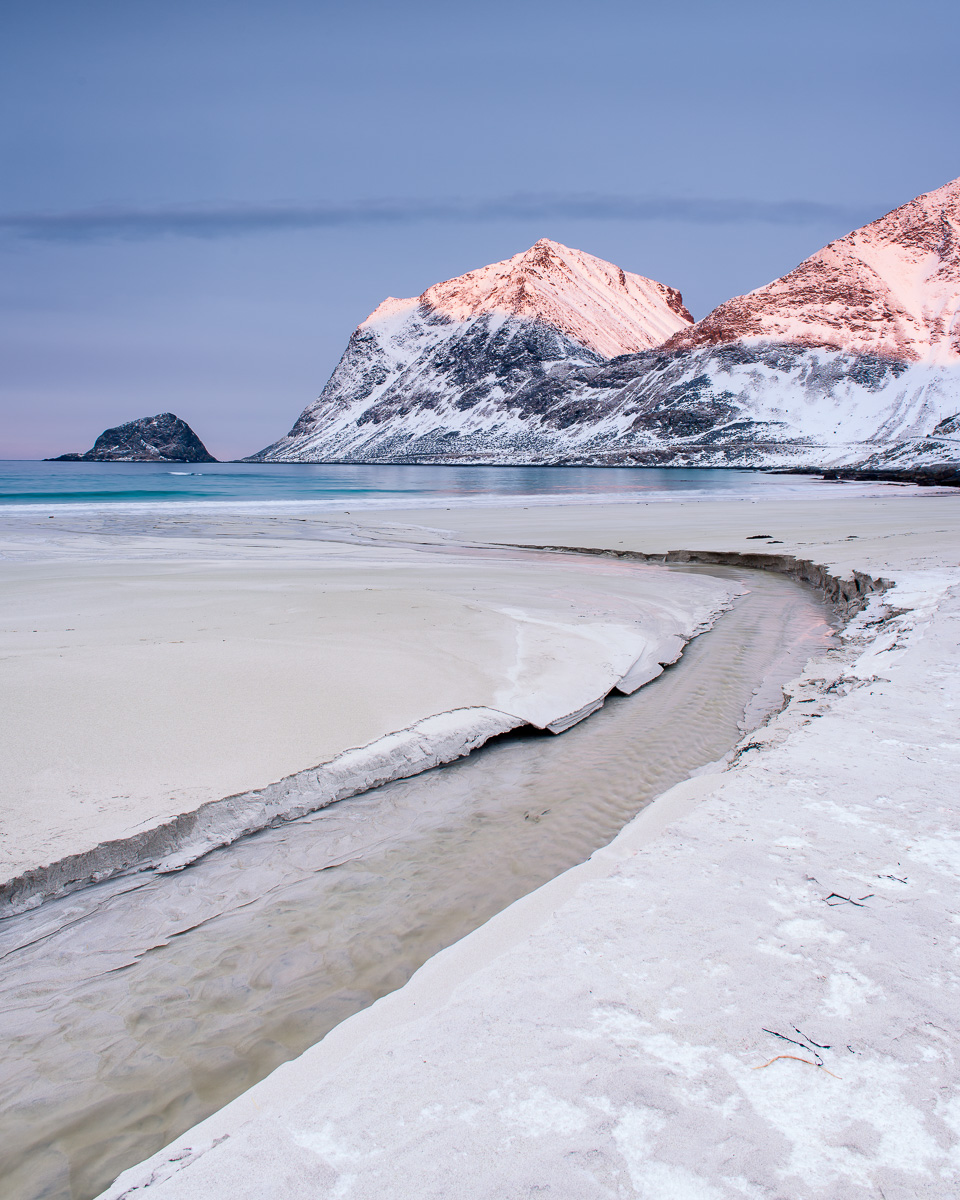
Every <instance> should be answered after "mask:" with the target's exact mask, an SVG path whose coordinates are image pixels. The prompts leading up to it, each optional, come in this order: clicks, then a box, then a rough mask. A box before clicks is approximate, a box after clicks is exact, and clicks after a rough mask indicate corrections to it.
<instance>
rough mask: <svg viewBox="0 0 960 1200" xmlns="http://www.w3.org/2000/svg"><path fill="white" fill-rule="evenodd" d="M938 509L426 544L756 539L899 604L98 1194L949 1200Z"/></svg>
mask: <svg viewBox="0 0 960 1200" xmlns="http://www.w3.org/2000/svg"><path fill="white" fill-rule="evenodd" d="M958 505H960V496H948V497H940V496H937V495H934V494H928V495H920V496H917V497H912V496H909V495H906V494H900V495H898V494H895V493H894V492H893V491H892V490H891V494H890V495H889V496H887V497H884V498H881V499H876V500H869V499H862V498H856V497H851V498H849V499H846V498H840V499H839V500H831V501H830V502H829V503H827V504H824V503H818V502H817V501H816V500H815V499H812V498H811V499H810V500H807V499H804V500H803V501H799V500H792V501H791V502H790V503H788V504H784V505H779V506H777V507H773V506H767V507H765V508H764V509H762V510H761V509H760V507H759V506H754V505H747V504H744V503H742V502H741V503H732V504H716V503H714V504H712V505H710V506H709V507H708V506H707V505H696V504H678V505H666V504H658V505H656V506H654V505H650V506H649V507H648V508H647V509H642V508H641V509H637V508H634V507H627V506H620V507H617V508H616V509H609V510H606V511H602V510H599V509H596V508H583V509H579V508H578V509H570V508H565V509H554V510H548V509H541V510H539V511H537V512H528V513H522V512H520V511H507V510H501V511H491V510H488V511H485V512H483V513H468V512H457V513H450V514H442V516H441V515H440V514H437V513H431V514H429V517H428V516H427V515H426V514H424V517H423V519H424V521H427V520H429V523H430V524H431V525H432V526H433V527H434V528H438V527H441V526H442V527H445V528H447V529H457V530H458V531H461V532H462V531H465V532H467V533H468V534H470V535H471V536H473V537H476V538H482V539H495V538H501V539H503V540H508V541H523V542H541V543H549V544H553V545H557V544H561V543H562V544H570V545H594V546H598V545H609V546H613V547H614V548H622V549H631V548H632V549H636V550H640V551H644V552H648V553H654V552H660V553H662V552H664V551H666V550H670V549H681V548H690V549H714V550H730V551H741V552H742V551H746V550H751V551H755V550H756V549H757V545H758V543H757V542H755V541H747V536H748V535H749V534H752V533H770V534H773V535H774V537H775V538H778V539H781V540H782V542H783V545H782V546H778V547H773V548H771V552H786V553H793V554H797V555H798V556H801V557H805V558H810V559H813V560H814V561H816V562H819V563H823V564H827V565H829V566H831V568H833V569H834V570H837V571H846V570H849V569H852V568H854V567H856V568H857V569H859V570H862V571H865V572H868V573H870V574H874V575H878V574H883V575H884V576H886V577H888V578H890V579H892V580H894V581H896V587H895V589H894V590H893V591H892V592H889V593H887V595H886V597H885V598H884V599H883V600H874V601H873V602H871V605H870V607H869V608H868V609H867V610H866V612H865V613H864V614H863V615H862V616H861V617H860V618H858V619H857V620H856V621H855V622H854V624H853V625H852V626H851V629H850V631H849V636H848V638H847V647H846V650H845V652H844V653H843V654H842V655H840V656H839V657H835V658H834V659H832V660H830V661H829V662H826V663H824V664H813V665H812V666H811V667H810V668H808V670H807V672H806V673H805V676H804V678H803V679H802V680H801V681H799V682H798V684H797V686H796V688H795V689H794V691H795V698H794V701H793V702H792V703H791V704H790V706H789V707H788V708H787V709H786V710H785V711H784V713H783V714H782V715H781V716H780V717H779V718H777V720H776V721H775V722H773V723H772V724H771V725H770V726H768V727H767V729H766V730H765V731H763V733H761V734H760V735H753V736H752V737H751V738H750V739H749V741H748V745H747V746H745V747H743V748H742V749H743V752H742V753H741V754H740V756H739V757H738V758H737V760H736V761H735V762H734V763H733V765H732V766H730V767H729V769H727V770H725V771H722V772H719V773H716V774H713V775H705V776H702V777H700V778H699V779H697V780H694V781H691V782H689V783H687V784H681V785H680V786H679V787H678V788H676V789H673V791H672V792H670V793H667V795H666V796H665V797H663V798H662V799H661V800H660V801H658V802H657V803H656V804H655V805H654V806H652V807H651V808H650V809H648V810H647V811H646V812H645V813H644V814H643V815H642V816H641V817H640V818H638V819H637V821H635V822H633V823H632V824H631V825H630V826H628V827H627V829H626V830H625V831H624V833H623V834H622V835H621V836H620V837H619V838H618V839H616V841H615V842H614V843H613V844H612V845H611V846H610V847H609V848H607V849H606V850H603V851H599V852H598V853H597V854H596V855H594V857H593V859H592V860H591V861H590V862H589V863H587V864H585V865H584V866H582V867H578V868H575V869H574V870H572V871H570V872H567V873H566V874H565V875H563V876H561V877H560V878H559V879H557V880H555V881H554V882H553V883H552V884H549V885H547V886H546V887H545V888H542V889H540V890H539V891H537V892H535V893H533V894H532V895H531V896H529V897H527V898H526V899H524V900H522V901H519V902H518V903H517V904H515V905H513V906H512V907H511V908H510V909H508V910H506V911H505V912H504V913H502V914H501V915H500V916H498V917H496V918H494V919H493V920H492V921H491V922H489V923H488V924H487V925H486V926H484V927H483V928H481V929H480V930H478V931H476V933H474V934H471V935H470V936H468V937H467V938H465V939H464V940H463V941H462V942H460V943H458V944H457V945H455V946H453V947H451V948H450V949H448V950H446V951H444V952H443V953H442V954H440V955H438V956H437V957H436V958H435V959H433V960H431V961H430V962H429V963H427V964H426V965H425V966H424V967H423V968H422V969H421V970H420V971H419V972H418V973H417V975H415V976H414V978H413V979H412V980H411V982H410V983H409V984H408V985H407V986H406V987H405V988H403V989H401V990H400V991H399V992H397V993H394V994H393V995H392V996H389V997H386V998H385V999H383V1000H381V1001H378V1002H377V1003H376V1004H375V1005H373V1006H372V1007H371V1008H370V1009H368V1010H366V1011H365V1012H362V1013H360V1014H358V1015H357V1016H355V1017H353V1018H351V1019H349V1020H348V1021H346V1022H344V1023H343V1024H342V1025H341V1026H339V1027H338V1028H337V1029H335V1030H334V1031H333V1032H331V1033H330V1034H329V1035H328V1036H327V1037H326V1038H325V1039H324V1040H323V1041H322V1042H321V1043H319V1045H317V1046H316V1047H314V1048H312V1049H311V1050H309V1051H308V1052H307V1053H306V1054H304V1055H303V1056H302V1057H301V1058H299V1059H298V1060H296V1061H295V1062H293V1063H290V1064H287V1065H286V1066H284V1067H281V1068H280V1069H279V1070H277V1071H276V1072H274V1074H273V1075H271V1076H270V1077H269V1078H268V1079H267V1080H265V1081H264V1082H263V1083H262V1084H260V1085H258V1086H257V1087H255V1088H253V1089H251V1090H250V1091H249V1092H247V1093H246V1094H245V1095H244V1096H242V1097H240V1098H239V1099H238V1100H236V1101H234V1102H233V1103H232V1104H230V1105H228V1106H227V1107H226V1108H225V1109H223V1110H222V1111H221V1112H220V1113H218V1114H216V1115H214V1116H213V1117H211V1118H210V1119H209V1120H207V1121H205V1122H204V1123H203V1124H201V1125H199V1126H197V1127H196V1128H195V1129H193V1130H191V1131H190V1132H188V1133H187V1134H186V1135H184V1136H183V1137H182V1138H180V1139H178V1140H177V1141H176V1142H175V1143H173V1144H172V1145H171V1146H169V1147H167V1149H165V1150H164V1151H163V1152H161V1153H160V1154H159V1155H157V1156H155V1157H154V1158H153V1159H151V1160H149V1161H148V1162H146V1163H144V1164H141V1165H140V1166H139V1167H136V1168H134V1169H133V1170H131V1171H128V1172H126V1173H125V1174H124V1175H123V1176H121V1178H120V1180H118V1182H117V1183H116V1184H115V1185H114V1187H113V1188H111V1189H110V1190H109V1191H108V1192H107V1193H105V1195H108V1196H110V1197H112V1198H114V1200H119V1198H120V1197H121V1196H128V1195H130V1194H131V1193H133V1194H136V1195H139V1194H140V1191H141V1190H149V1194H150V1195H151V1196H156V1197H158V1200H167V1198H173V1197H176V1198H177V1200H187V1198H196V1200H200V1198H203V1200H213V1198H214V1197H217V1198H219V1197H222V1196H224V1195H230V1196H233V1197H236V1198H237V1200H247V1198H249V1200H253V1198H254V1197H257V1198H259V1197H273V1196H283V1197H285V1198H295V1200H297V1198H300V1197H304V1198H306V1197H311V1198H316V1197H331V1198H332V1197H339V1198H343V1200H359V1198H366V1197H370V1198H373V1197H377V1198H378V1200H380V1198H382V1197H408V1196H409V1197H417V1200H427V1198H434V1197H436V1198H439V1197H461V1196H462V1197H470V1198H471V1200H487V1198H489V1200H494V1198H496V1200H502V1198H505V1197H531V1196H540V1195H552V1196H557V1197H563V1198H568V1197H569V1198H573V1197H577V1198H578V1200H579V1198H581V1197H582V1198H593V1197H597V1198H600V1197H603V1198H606V1197H642V1198H644V1200H714V1198H717V1197H724V1198H726V1197H749V1198H760V1197H790V1198H791V1200H794V1198H799V1200H805V1198H807V1197H810V1198H813V1197H816V1198H818V1200H839V1198H843V1200H861V1198H862V1200H867V1198H868V1197H869V1198H871V1200H873V1198H875V1197H883V1200H906V1198H907V1197H937V1198H944V1200H945V1198H947V1197H954V1196H956V1195H957V1194H958V1193H960V1155H958V1153H957V1150H956V1147H957V1143H958V1137H957V1135H958V1133H960V1075H958V1071H957V1064H956V1046H957V1044H958V1043H957V1033H958V1030H957V1013H958V1012H960V994H958V992H960V969H958V966H960V964H958V962H957V945H958V942H957V922H958V920H960V913H958V910H957V895H958V893H960V887H958V885H960V842H958V834H957V829H958V821H957V803H958V801H957V797H958V795H960V731H958V720H957V718H958V704H960V674H958V670H957V667H958V658H960V654H958V645H960V565H958V556H960V554H958V552H960V537H958V534H960V507H958ZM851 536H852V537H853V539H854V540H849V541H848V540H847V539H848V537H851ZM771 1031H772V1032H771ZM778 1033H779V1034H781V1035H783V1037H786V1038H791V1039H794V1040H793V1042H788V1041H784V1040H782V1039H781V1038H778V1037H777V1036H776V1034H778ZM811 1039H812V1041H811ZM796 1043H799V1044H796ZM782 1056H786V1057H782ZM790 1056H793V1057H790ZM798 1060H799V1061H798ZM821 1064H822V1065H821Z"/></svg>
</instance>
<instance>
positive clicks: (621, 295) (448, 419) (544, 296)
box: [251, 238, 693, 462]
mask: <svg viewBox="0 0 960 1200" xmlns="http://www.w3.org/2000/svg"><path fill="white" fill-rule="evenodd" d="M692 321H693V318H692V317H691V316H690V314H689V313H688V312H687V310H686V309H685V308H684V307H683V300H682V298H681V296H680V293H679V292H678V291H676V290H675V289H673V288H670V287H666V286H664V285H663V284H661V283H656V282H655V281H653V280H651V279H645V278H644V277H643V276H642V275H633V274H630V273H629V272H626V271H623V270H621V269H620V268H619V267H616V266H613V265H612V264H611V263H607V262H604V261H603V260H602V259H599V258H594V257H593V256H592V255H590V254H584V253H583V252H582V251H580V250H571V249H570V248H569V247H567V246H562V245H560V244H559V243H558V242H551V241H548V240H547V239H546V238H544V239H542V240H541V241H539V242H537V243H536V245H534V246H532V247H531V248H530V249H529V250H527V251H525V252H524V253H523V254H517V255H515V256H514V257H513V258H510V259H508V260H507V261H506V262H500V263H494V264H492V265H491V266H487V267H482V268H480V270H477V271H470V272H468V273H467V274H466V275H461V276H458V277H457V278H456V279H449V280H447V281H446V282H444V283H438V284H435V285H434V286H433V287H430V288H428V289H427V290H426V291H425V292H424V293H423V294H422V295H421V296H417V297H414V298H412V299H407V300H398V299H395V298H393V297H390V298H389V299H387V300H384V302H383V303H382V304H381V305H380V306H379V307H378V308H377V309H375V310H374V312H372V313H371V314H370V316H369V317H368V318H367V319H366V320H365V321H364V322H363V324H362V325H361V326H360V327H359V328H358V329H357V330H356V331H355V332H354V334H353V336H352V337H351V338H350V342H349V344H348V346H347V349H346V352H345V353H344V355H343V358H342V359H341V360H340V363H339V365H338V366H337V368H336V370H335V371H334V372H333V374H332V375H331V377H330V380H329V381H328V383H327V385H326V387H325V388H324V389H323V392H322V393H321V395H320V397H319V398H318V399H317V400H316V401H315V402H314V403H313V404H311V405H309V406H308V407H307V408H306V409H305V410H304V411H303V413H302V414H301V415H300V417H299V418H298V420H297V422H296V424H295V425H294V427H293V428H292V429H291V430H290V432H289V433H288V434H287V436H286V437H284V438H281V439H280V441H278V442H275V443H274V444H273V445H272V446H268V447H267V448H266V449H265V450H261V451H260V453H259V454H255V455H253V456H252V459H251V461H265V462H309V461H341V462H343V461H347V462H357V461H381V462H382V461H397V460H405V461H410V460H411V458H418V457H419V458H421V459H426V458H434V459H437V458H440V459H443V460H446V459H447V458H449V457H450V456H451V454H452V455H454V456H459V454H460V453H464V454H469V453H470V451H469V447H470V446H471V445H474V444H475V445H477V446H479V447H481V453H482V452H483V451H482V447H483V445H485V444H486V443H487V442H488V441H489V439H490V437H491V436H493V438H494V440H496V439H497V438H499V439H500V440H503V438H506V439H507V441H509V442H511V445H512V451H511V452H512V453H515V454H519V455H521V456H522V455H523V454H524V453H535V452H536V451H535V443H536V440H537V439H536V436H535V435H534V436H533V440H532V441H531V437H530V436H528V435H529V434H530V430H531V429H532V428H533V427H534V426H536V425H537V424H538V423H539V422H540V418H541V417H542V416H543V414H542V413H541V412H540V401H539V400H538V398H537V397H538V396H539V394H540V393H541V392H543V393H544V395H546V394H548V393H549V391H550V389H551V388H552V387H553V386H554V384H555V383H556V382H558V381H559V380H562V379H563V378H564V377H565V376H566V375H567V374H568V373H569V372H570V371H571V370H575V369H577V368H590V367H596V366H599V365H601V364H603V363H605V362H607V361H609V360H610V359H614V358H616V357H618V356H620V355H623V354H632V353H636V352H637V351H642V350H647V349H650V348H651V347H654V346H658V345H659V344H660V343H661V342H663V341H664V340H665V339H666V338H668V337H669V336H670V335H671V334H673V333H676V332H677V331H678V330H680V329H683V328H685V327H687V326H689V325H690V324H691V323H692ZM583 416H584V417H587V418H589V414H583ZM573 420H574V422H575V423H576V422H578V421H580V420H581V418H579V417H576V418H573ZM514 443H515V444H514ZM524 447H526V449H524Z"/></svg>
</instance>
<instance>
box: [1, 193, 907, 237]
mask: <svg viewBox="0 0 960 1200" xmlns="http://www.w3.org/2000/svg"><path fill="white" fill-rule="evenodd" d="M882 211H883V209H882V208H877V207H871V208H869V209H867V208H865V207H857V206H854V207H851V206H846V205H839V204H822V203H818V202H817V201H813V200H777V201H769V200H703V199H701V200H690V199H684V198H677V197H649V198H642V197H641V198H633V197H629V196H596V195H541V196H537V195H519V196H505V197H499V198H495V199H491V200H478V201H463V200H369V201H357V202H355V203H350V204H310V205H285V204H275V205H258V206H253V205H219V206H205V205H196V206H176V207H169V208H101V209H89V210H85V211H76V212H59V213H57V212H54V213H11V214H7V215H0V231H3V232H6V233H7V234H8V235H11V236H13V237H17V238H28V239H31V240H34V241H44V242H61V241H66V242H90V241H110V240H118V239H119V240H131V241H143V240H146V239H150V238H160V237H189V238H223V237H242V236H245V235H250V234H261V233H282V232H287V231H296V230H306V229H335V228H344V227H349V226H354V227H360V226H369V225H409V224H415V223H419V222H425V221H444V222H456V223H460V224H469V223H475V222H487V221H516V220H535V221H546V220H551V219H555V218H563V219H568V220H569V219H572V220H584V221H679V222H682V223H684V224H690V225H748V224H755V223H760V224H764V225H829V226H834V227H836V226H837V225H841V226H846V227H848V228H854V227H855V226H858V225H862V224H863V223H864V222H865V221H868V220H870V219H871V218H873V217H876V216H878V215H880V213H881V212H882Z"/></svg>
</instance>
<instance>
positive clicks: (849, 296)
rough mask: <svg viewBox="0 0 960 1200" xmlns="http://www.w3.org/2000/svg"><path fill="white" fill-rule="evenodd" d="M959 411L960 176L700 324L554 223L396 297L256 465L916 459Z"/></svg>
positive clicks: (673, 297)
mask: <svg viewBox="0 0 960 1200" xmlns="http://www.w3.org/2000/svg"><path fill="white" fill-rule="evenodd" d="M620 276H622V277H623V279H622V281H621V279H620ZM632 280H636V281H638V282H637V283H636V284H631V281H632ZM628 301H629V303H630V305H631V307H630V309H629V312H628V317H629V320H626V319H624V318H623V316H622V315H621V313H620V307H621V306H622V305H623V304H626V303H627V302H628ZM670 325H673V328H672V330H671V329H670V328H669V326H670ZM611 326H613V327H615V328H616V329H617V332H616V336H615V337H613V338H611V337H610V336H609V331H610V328H611ZM641 343H644V344H641ZM623 347H628V348H627V349H626V350H625V351H623V352H621V353H612V352H613V351H618V350H621V351H622V350H623ZM602 351H606V353H604V352H602ZM958 414H960V180H954V181H951V182H950V183H948V184H945V185H943V186H942V187H941V188H938V189H936V190H935V191H932V192H929V193H925V194H924V195H921V196H918V197H917V198H916V199H914V200H912V201H909V202H908V203H907V204H904V205H901V206H899V207H898V208H896V209H894V210H892V211H891V212H890V213H887V214H886V215H885V216H882V217H879V218H877V220H875V221H872V222H870V223H869V224H867V225H865V226H863V227H862V228H860V229H858V230H854V231H852V232H851V233H849V234H847V235H846V236H845V237H843V238H839V239H837V240H836V241H834V242H831V243H829V244H828V245H827V246H825V247H823V248H822V249H821V250H818V251H817V252H815V253H814V254H813V255H811V256H810V257H809V258H807V259H805V260H804V261H803V262H802V263H800V264H799V266H797V267H796V268H794V270H793V271H791V272H788V273H787V274H786V275H784V276H783V277H781V278H780V279H778V280H774V281H773V282H772V283H769V284H766V285H764V286H763V287H760V288H757V289H755V290H754V291H752V292H750V293H747V294H746V295H745V296H738V297H733V298H732V299H731V300H728V301H725V302H724V303H723V304H721V305H719V306H718V307H717V308H715V309H714V310H713V312H712V313H709V314H708V315H707V316H706V317H705V318H703V320H701V321H699V322H696V323H693V322H692V321H691V320H690V315H689V313H687V311H686V309H685V308H683V304H682V299H681V297H680V294H679V292H676V290H675V289H672V288H669V287H667V286H666V285H664V284H659V283H656V282H655V281H652V280H646V279H644V277H643V276H628V275H626V273H624V272H622V271H621V270H620V268H618V267H614V266H613V265H612V264H609V263H604V262H603V260H598V259H594V258H592V256H589V255H585V254H584V252H582V251H572V250H570V249H569V248H568V247H564V246H561V245H560V244H559V243H554V242H550V241H548V240H546V239H542V240H541V241H540V242H538V243H536V244H535V245H534V246H533V247H531V248H530V250H528V251H524V252H523V253H521V254H518V255H515V256H514V257H513V258H512V259H508V260H505V261H504V262H503V263H495V264H492V265H491V266H490V267H485V268H480V269H479V270H478V271H473V272H468V273H467V274H466V275H463V276H459V277H457V278H456V279H454V280H447V281H444V282H443V283H440V284H435V285H433V287H432V288H428V289H427V290H426V291H425V292H424V293H422V294H421V296H420V297H417V298H415V299H411V300H395V299H390V300H388V301H385V302H384V304H383V305H380V306H379V307H378V308H377V309H376V310H375V311H374V313H373V314H371V316H370V317H369V318H367V321H365V322H364V323H363V324H361V325H360V326H359V327H358V329H357V330H356V331H355V333H354V335H353V337H352V338H351V340H350V343H349V344H348V347H347V350H346V352H345V353H344V356H343V358H342V359H341V362H340V364H339V365H338V367H337V369H336V370H335V371H334V373H333V375H332V376H331V378H330V380H329V381H328V383H327V385H326V387H325V388H324V390H323V392H322V393H321V396H320V397H319V398H318V400H317V401H314V402H313V404H311V405H308V406H307V408H306V409H305V410H304V412H303V413H302V414H301V416H300V418H298V421H297V423H296V424H295V425H294V427H293V429H292V430H291V431H290V433H289V434H288V435H287V436H286V437H285V438H281V439H280V440H279V441H278V442H276V443H274V444H273V445H272V446H270V447H267V449H266V450H264V451H261V452H260V453H259V454H257V455H254V456H253V460H254V461H327V462H424V463H427V462H451V463H454V462H456V463H464V462H476V463H571V464H574V463H584V464H587V463H609V464H615V463H623V464H630V463H635V464H655V465H669V464H676V465H698V466H744V467H778V468H791V467H801V468H817V467H824V468H836V467H841V466H843V467H852V466H855V465H857V464H858V463H860V464H863V465H864V467H865V468H869V469H871V470H883V469H887V468H888V467H889V468H891V469H897V470H901V469H912V468H913V467H915V466H918V465H920V464H924V463H926V464H934V465H935V464H943V463H948V462H958V461H960V416H958Z"/></svg>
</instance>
